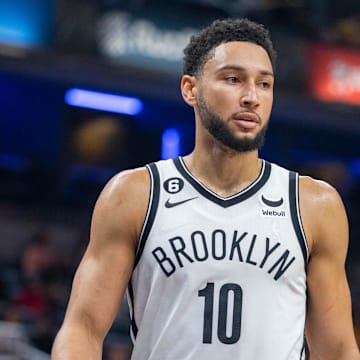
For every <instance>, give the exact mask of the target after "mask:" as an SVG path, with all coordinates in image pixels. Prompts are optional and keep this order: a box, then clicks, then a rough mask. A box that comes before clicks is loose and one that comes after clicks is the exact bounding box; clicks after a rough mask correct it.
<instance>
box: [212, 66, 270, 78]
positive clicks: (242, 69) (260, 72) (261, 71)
mask: <svg viewBox="0 0 360 360" xmlns="http://www.w3.org/2000/svg"><path fill="white" fill-rule="evenodd" d="M226 70H235V71H240V72H245V71H246V68H244V67H242V66H239V65H224V66H222V67H220V68H219V69H217V70H216V72H217V73H219V72H222V71H226ZM259 74H260V75H268V76H272V77H274V73H273V72H272V71H269V70H260V71H259Z"/></svg>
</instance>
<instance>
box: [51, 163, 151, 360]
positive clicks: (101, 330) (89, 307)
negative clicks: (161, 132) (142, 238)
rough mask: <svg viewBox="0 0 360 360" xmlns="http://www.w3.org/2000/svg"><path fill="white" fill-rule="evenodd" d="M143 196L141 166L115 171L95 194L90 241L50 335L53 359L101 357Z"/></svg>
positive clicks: (129, 264) (145, 181) (127, 272)
mask: <svg viewBox="0 0 360 360" xmlns="http://www.w3.org/2000/svg"><path fill="white" fill-rule="evenodd" d="M148 198H149V177H148V174H147V170H146V169H144V168H143V169H137V170H133V171H129V172H124V173H122V174H119V175H117V176H115V177H114V178H113V179H112V180H111V181H110V182H109V183H108V184H107V185H106V186H105V188H104V190H103V191H102V193H101V194H100V196H99V199H98V201H97V203H96V205H95V208H94V212H93V218H92V224H91V234H90V242H89V246H88V248H87V250H86V252H85V254H84V257H83V259H82V261H81V263H80V265H79V267H78V269H77V272H76V274H75V277H74V282H73V287H72V291H71V296H70V300H69V304H68V308H67V311H66V315H65V319H64V322H63V325H62V327H61V329H60V331H59V333H58V334H57V336H56V339H55V341H54V345H53V349H52V354H51V358H52V359H53V360H60V359H61V360H64V359H66V360H75V359H88V360H91V359H94V360H95V359H96V360H100V359H101V358H102V347H103V341H104V338H105V336H106V334H107V332H108V331H109V328H110V327H111V325H112V322H113V320H114V317H115V315H116V313H117V311H118V308H119V305H120V302H121V300H122V297H123V295H124V292H125V289H126V287H127V284H128V281H129V278H130V276H131V272H132V268H133V263H134V256H135V249H136V242H137V239H138V236H139V233H140V229H141V226H142V223H143V220H144V218H145V213H146V208H147V203H148Z"/></svg>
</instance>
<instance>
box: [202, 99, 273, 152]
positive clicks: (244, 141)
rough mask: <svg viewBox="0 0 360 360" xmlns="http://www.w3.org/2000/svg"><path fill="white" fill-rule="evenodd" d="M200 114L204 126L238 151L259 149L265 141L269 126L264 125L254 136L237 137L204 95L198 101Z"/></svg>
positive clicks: (224, 143)
mask: <svg viewBox="0 0 360 360" xmlns="http://www.w3.org/2000/svg"><path fill="white" fill-rule="evenodd" d="M198 106H199V115H200V120H201V124H202V126H203V127H204V128H205V129H206V130H207V131H208V132H209V133H210V135H211V136H212V137H214V138H215V139H216V140H217V141H219V142H220V143H221V144H223V145H225V146H226V147H228V148H230V149H232V150H235V151H236V152H249V151H254V150H259V149H260V148H261V147H262V146H263V145H264V142H265V134H266V130H267V126H265V127H263V128H262V129H261V130H260V131H259V132H258V133H257V134H256V136H255V137H254V138H252V139H249V138H238V137H236V136H235V135H234V134H233V133H232V132H231V130H230V129H229V127H228V126H227V125H226V123H225V122H224V121H223V120H222V119H221V117H220V116H218V115H216V114H215V113H214V112H212V111H211V110H210V109H209V107H208V106H207V104H206V101H205V100H204V98H203V97H202V96H199V101H198Z"/></svg>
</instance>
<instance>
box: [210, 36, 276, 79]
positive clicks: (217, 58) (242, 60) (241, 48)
mask: <svg viewBox="0 0 360 360" xmlns="http://www.w3.org/2000/svg"><path fill="white" fill-rule="evenodd" d="M226 65H236V66H240V67H242V68H244V69H258V70H259V71H268V72H272V71H273V68H272V64H271V61H270V57H269V55H268V53H267V52H266V50H265V49H264V48H263V47H261V46H259V45H257V44H254V43H251V42H246V41H232V42H227V43H224V44H220V45H219V46H217V47H216V48H215V49H214V50H213V56H212V57H211V58H210V59H209V61H208V62H207V63H206V64H205V66H204V70H205V69H206V68H208V69H209V70H210V69H215V70H216V69H217V68H221V67H223V66H226Z"/></svg>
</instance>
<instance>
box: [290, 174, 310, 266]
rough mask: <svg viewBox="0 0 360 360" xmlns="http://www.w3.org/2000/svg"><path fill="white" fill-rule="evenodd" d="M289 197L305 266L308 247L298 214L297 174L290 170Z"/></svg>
mask: <svg viewBox="0 0 360 360" xmlns="http://www.w3.org/2000/svg"><path fill="white" fill-rule="evenodd" d="M289 199H290V214H291V221H292V224H293V227H294V229H295V233H296V237H297V239H298V241H299V245H300V248H301V251H302V254H303V257H304V261H305V266H307V263H308V261H309V248H308V242H307V239H306V235H305V231H304V226H303V223H302V220H301V214H300V202H299V174H298V173H296V172H294V171H290V174H289Z"/></svg>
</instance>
